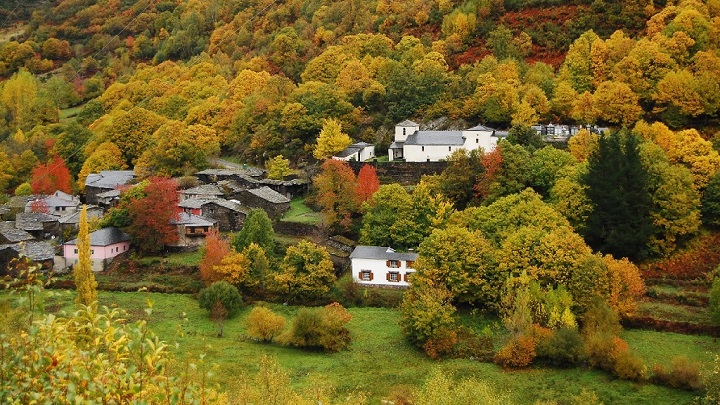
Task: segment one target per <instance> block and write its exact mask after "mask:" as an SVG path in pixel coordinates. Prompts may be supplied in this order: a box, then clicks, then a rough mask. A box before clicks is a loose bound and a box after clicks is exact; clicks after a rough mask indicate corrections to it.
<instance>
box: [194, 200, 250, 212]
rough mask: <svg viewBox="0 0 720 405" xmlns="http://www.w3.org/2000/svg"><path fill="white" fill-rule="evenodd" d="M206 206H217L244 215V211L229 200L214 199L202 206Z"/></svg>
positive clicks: (237, 204)
mask: <svg viewBox="0 0 720 405" xmlns="http://www.w3.org/2000/svg"><path fill="white" fill-rule="evenodd" d="M206 204H217V205H219V206H221V207H223V208H227V209H229V210H232V211H237V212H242V213H245V210H243V209H242V206H240V204H239V203H237V202H234V201H229V200H226V199H223V198H216V199H214V200H206V201H205V204H203V205H206Z"/></svg>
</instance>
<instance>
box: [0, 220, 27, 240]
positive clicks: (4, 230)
mask: <svg viewBox="0 0 720 405" xmlns="http://www.w3.org/2000/svg"><path fill="white" fill-rule="evenodd" d="M0 235H2V236H3V237H4V238H5V239H7V241H8V242H10V243H17V242H22V241H26V240H33V239H35V238H34V237H33V236H32V235H30V234H29V233H27V232H25V231H23V230H22V229H18V228H16V227H15V222H13V221H4V222H0Z"/></svg>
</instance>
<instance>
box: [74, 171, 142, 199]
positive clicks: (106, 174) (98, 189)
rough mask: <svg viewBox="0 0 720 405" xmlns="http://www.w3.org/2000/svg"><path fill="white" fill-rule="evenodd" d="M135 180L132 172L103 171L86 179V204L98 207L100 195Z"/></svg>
mask: <svg viewBox="0 0 720 405" xmlns="http://www.w3.org/2000/svg"><path fill="white" fill-rule="evenodd" d="M134 179H135V173H134V172H133V171H132V170H103V171H101V172H100V173H92V174H90V175H88V176H87V178H86V179H85V202H86V203H88V204H94V205H98V200H99V199H98V194H100V193H104V192H106V191H110V190H115V189H117V188H120V187H122V186H124V185H127V184H130V183H131V182H132V181H133V180H134Z"/></svg>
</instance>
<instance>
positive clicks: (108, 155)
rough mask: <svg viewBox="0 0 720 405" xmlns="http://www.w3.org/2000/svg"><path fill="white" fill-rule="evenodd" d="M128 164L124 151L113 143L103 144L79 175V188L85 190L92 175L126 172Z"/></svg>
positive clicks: (89, 157) (87, 160)
mask: <svg viewBox="0 0 720 405" xmlns="http://www.w3.org/2000/svg"><path fill="white" fill-rule="evenodd" d="M125 169H127V164H126V163H125V160H124V159H123V157H122V151H121V150H120V148H118V147H117V146H115V144H114V143H112V142H103V143H101V144H100V145H98V146H97V148H95V150H94V151H93V152H92V153H91V154H90V155H89V156H88V158H87V159H86V160H85V163H83V165H82V169H80V173H79V174H78V188H79V189H80V190H81V191H82V190H85V179H87V176H89V175H90V174H91V173H100V172H101V171H103V170H125Z"/></svg>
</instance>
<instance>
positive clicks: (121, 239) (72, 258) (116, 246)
mask: <svg viewBox="0 0 720 405" xmlns="http://www.w3.org/2000/svg"><path fill="white" fill-rule="evenodd" d="M128 250H130V235H128V234H126V233H125V232H123V231H121V230H120V229H118V228H114V227H110V228H103V229H99V230H97V231H95V232H92V233H91V234H90V259H91V260H92V267H93V270H94V271H102V270H104V269H105V268H106V267H107V265H108V264H109V263H110V261H112V259H113V258H114V257H115V256H117V255H119V254H122V253H125V252H127V251H128ZM78 256H79V254H78V249H77V239H73V240H71V241H69V242H67V243H65V244H64V245H63V257H64V258H65V267H69V266H73V265H75V264H76V263H77V262H78Z"/></svg>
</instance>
